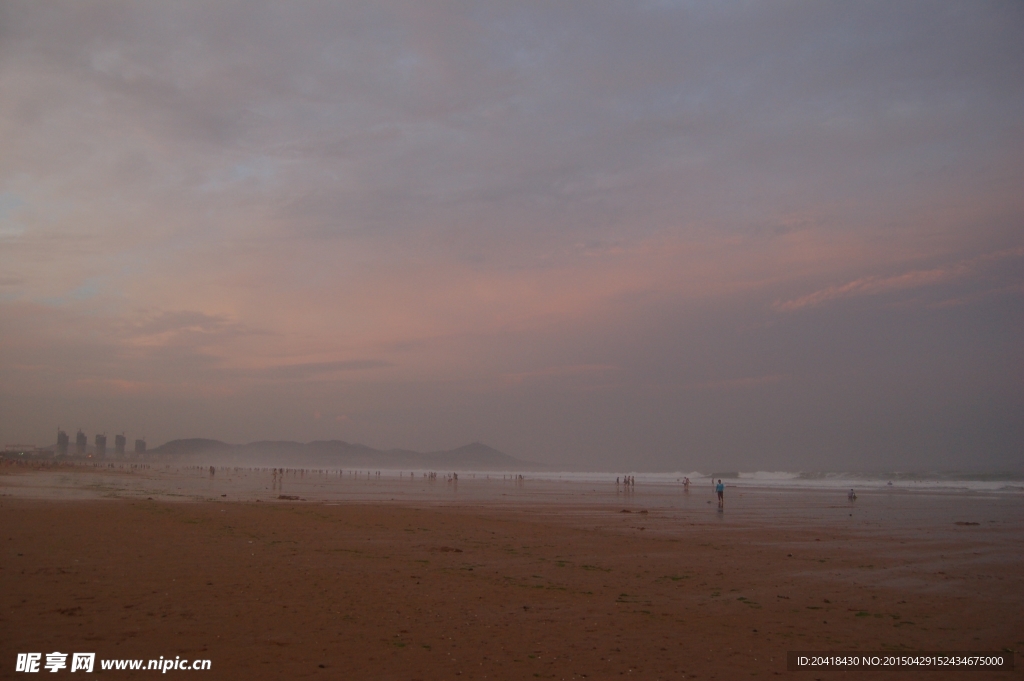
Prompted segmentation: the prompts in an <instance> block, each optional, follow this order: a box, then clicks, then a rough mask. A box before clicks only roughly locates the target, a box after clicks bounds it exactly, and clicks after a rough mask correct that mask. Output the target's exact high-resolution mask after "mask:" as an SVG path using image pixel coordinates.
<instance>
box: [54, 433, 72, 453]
mask: <svg viewBox="0 0 1024 681" xmlns="http://www.w3.org/2000/svg"><path fill="white" fill-rule="evenodd" d="M70 440H71V438H69V437H68V434H67V433H65V432H64V431H63V430H61V429H60V428H58V429H57V456H67V455H68V442H70Z"/></svg>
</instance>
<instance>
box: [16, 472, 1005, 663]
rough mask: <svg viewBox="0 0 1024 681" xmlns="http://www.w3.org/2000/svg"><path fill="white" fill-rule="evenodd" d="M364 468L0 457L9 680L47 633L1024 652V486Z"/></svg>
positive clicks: (435, 647) (255, 641)
mask: <svg viewBox="0 0 1024 681" xmlns="http://www.w3.org/2000/svg"><path fill="white" fill-rule="evenodd" d="M363 474H364V475H365V476H366V477H365V479H363V478H360V477H358V476H357V475H353V476H351V477H350V478H348V479H346V478H345V476H344V474H343V473H342V474H339V475H336V476H334V478H333V480H332V478H331V476H330V474H324V475H317V474H314V473H313V472H307V471H303V472H302V473H301V474H299V473H298V472H296V473H295V474H294V475H289V476H286V477H284V482H283V485H282V487H283V489H278V488H277V487H276V486H274V487H273V488H271V485H272V479H271V476H270V473H269V472H266V473H265V475H264V472H260V471H242V470H237V471H228V470H219V471H217V472H216V474H215V475H214V476H212V477H211V476H210V475H209V473H208V472H206V471H201V470H199V469H195V470H172V469H170V468H166V469H162V470H153V469H141V468H140V469H138V470H133V469H130V468H129V469H127V470H126V469H116V470H78V469H72V468H68V469H66V470H55V469H46V470H15V469H12V468H7V469H5V470H4V471H3V473H2V474H0V494H2V496H0V518H2V521H0V523H2V524H0V526H2V527H3V536H0V541H2V542H3V551H2V552H0V580H2V582H3V584H4V588H3V589H2V591H0V612H2V620H0V622H2V628H3V629H4V636H3V637H2V644H0V645H2V648H3V650H2V654H3V657H2V660H3V662H2V664H3V668H4V669H5V674H4V675H5V676H7V672H9V671H10V670H11V669H13V668H14V667H13V665H14V660H15V657H16V655H17V654H18V653H24V652H40V653H43V654H44V656H45V654H46V653H49V652H52V651H62V652H65V653H71V652H95V653H96V655H97V658H139V659H152V658H158V657H160V656H162V657H163V658H174V657H175V656H179V657H181V658H183V659H209V660H210V661H211V665H212V667H211V671H209V672H182V671H171V672H169V673H171V674H172V675H173V674H178V675H180V674H193V675H196V676H200V677H207V678H217V679H253V678H267V679H271V678H323V679H336V678H346V679H347V678H352V679H359V678H367V679H369V678H373V679H407V680H411V679H441V678H445V679H451V678H467V679H468V678H472V679H484V678H487V679H519V678H522V679H528V678H556V679H571V678H595V679H602V678H629V677H632V678H643V679H669V678H684V677H685V678H720V679H727V678H740V677H744V678H746V677H751V676H758V677H771V676H775V675H785V674H790V673H796V674H798V675H799V676H800V677H806V678H839V677H844V678H845V677H846V676H849V675H850V674H856V675H861V676H864V677H866V678H872V679H875V678H894V679H895V678H922V677H923V678H961V677H962V676H963V675H971V676H972V677H973V676H976V675H977V676H979V677H981V678H1020V677H1021V676H1022V675H1024V674H1022V672H1021V670H1020V666H1019V665H1018V668H1017V669H1016V670H1015V671H1012V672H1011V671H975V670H972V671H959V670H958V671H949V670H945V671H943V670H937V671H922V670H919V669H915V670H903V669H901V670H879V671H870V672H863V671H858V672H852V671H833V670H815V671H813V672H810V671H809V672H788V671H787V668H786V654H787V651H791V650H803V651H833V652H839V651H855V650H859V651H893V652H912V651H993V652H994V651H1006V650H1020V649H1021V647H1022V646H1024V614H1022V611H1021V608H1020V603H1021V601H1022V596H1024V512H1022V499H1021V497H1020V495H981V494H966V493H964V494H957V493H943V494H923V493H909V492H908V493H898V492H892V493H887V492H884V491H879V492H872V493H865V494H861V495H860V496H859V498H858V499H857V501H855V502H852V503H851V502H848V501H847V500H846V498H845V495H840V494H837V493H835V492H823V491H820V490H819V491H814V490H784V491H779V490H767V489H758V488H755V487H748V488H727V490H726V507H725V510H724V512H723V513H718V512H717V511H716V509H715V507H714V504H713V503H710V504H709V503H708V502H709V501H711V500H712V498H713V494H712V491H711V489H710V487H707V488H705V487H693V488H691V490H690V492H689V493H688V494H685V493H683V491H682V490H681V489H680V488H668V489H657V490H649V491H645V489H644V488H643V486H642V485H638V486H637V487H636V488H633V489H632V490H630V491H629V492H626V491H624V489H623V488H619V487H618V486H617V485H615V484H614V482H613V480H614V477H612V478H610V479H609V482H607V483H600V482H594V481H587V482H573V483H569V484H565V483H558V482H552V481H535V482H532V481H528V480H527V481H524V482H522V483H520V482H518V481H512V480H508V479H502V480H498V479H494V478H486V477H478V478H468V479H467V478H466V476H464V475H463V476H460V480H459V482H458V483H457V484H456V483H454V482H453V483H448V482H447V481H446V480H443V479H442V480H439V481H437V482H436V484H435V485H434V486H431V485H429V484H427V483H426V482H424V480H423V479H422V478H419V479H417V478H413V477H409V478H408V479H402V478H397V477H395V476H394V475H392V477H388V476H385V475H382V476H381V477H380V478H379V479H378V477H377V476H376V474H375V473H369V472H364V473H363ZM374 484H376V485H377V487H375V488H373V487H372V485H374ZM316 485H322V486H323V487H322V488H321V489H320V491H319V492H317V490H316V489H315V486H316ZM401 485H406V487H404V488H403V487H402V486H401ZM360 489H362V490H363V492H362V493H360V492H359V490H360ZM314 492H315V493H314ZM282 496H284V497H293V498H281V497H282ZM65 671H66V670H65ZM104 673H106V672H104ZM109 673H111V674H114V675H115V676H123V677H124V678H143V677H146V676H152V675H153V674H154V673H155V672H153V671H138V672H131V671H112V672H109Z"/></svg>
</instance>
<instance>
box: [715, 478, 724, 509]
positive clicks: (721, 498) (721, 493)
mask: <svg viewBox="0 0 1024 681" xmlns="http://www.w3.org/2000/svg"><path fill="white" fill-rule="evenodd" d="M715 491H716V492H718V508H725V485H723V484H722V479H721V478H719V479H718V484H717V485H715Z"/></svg>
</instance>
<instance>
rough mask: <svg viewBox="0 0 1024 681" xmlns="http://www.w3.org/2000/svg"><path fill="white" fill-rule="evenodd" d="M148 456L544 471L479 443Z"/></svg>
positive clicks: (329, 443)
mask: <svg viewBox="0 0 1024 681" xmlns="http://www.w3.org/2000/svg"><path fill="white" fill-rule="evenodd" d="M148 454H152V455H155V456H157V457H159V458H161V459H173V460H176V461H179V462H182V463H186V462H187V463H212V464H217V463H220V464H221V465H239V466H284V467H306V468H347V467H352V468H386V469H410V468H413V469H422V470H444V469H453V470H458V469H461V470H469V469H472V470H509V471H522V470H531V469H533V470H535V469H537V468H543V466H541V465H540V464H536V463H533V462H530V461H523V460H522V459H517V458H515V457H513V456H509V455H508V454H505V453H504V452H499V451H498V450H497V449H494V448H493V447H488V446H487V445H485V444H481V443H479V442H474V443H473V444H469V445H465V446H463V447H458V448H456V449H451V450H445V451H438V452H415V451H410V450H404V449H392V450H386V451H385V450H380V449H374V448H373V447H367V446H366V445H361V444H353V443H349V442H345V441H344V440H318V441H314V442H307V443H303V442H291V441H288V440H264V441H260V442H250V443H248V444H244V445H232V444H228V443H226V442H221V441H220V440H209V439H203V438H190V439H185V440H171V441H170V442H168V443H166V444H163V445H160V446H159V447H155V448H153V449H152V450H150V451H149V452H148Z"/></svg>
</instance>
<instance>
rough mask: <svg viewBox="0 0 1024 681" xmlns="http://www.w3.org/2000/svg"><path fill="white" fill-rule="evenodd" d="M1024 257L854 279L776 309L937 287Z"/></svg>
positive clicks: (1009, 253)
mask: <svg viewBox="0 0 1024 681" xmlns="http://www.w3.org/2000/svg"><path fill="white" fill-rule="evenodd" d="M1022 255H1024V249H1021V248H1017V249H1009V250H1005V251H996V252H994V253H986V254H985V255H981V256H978V257H976V258H971V259H969V260H963V261H961V262H958V263H955V264H953V265H948V266H946V267H937V268H933V269H928V270H911V271H909V272H904V273H903V274H896V275H892V276H888V277H877V276H868V277H861V278H859V279H854V280H853V281H850V282H847V283H845V284H842V285H838V286H829V287H827V288H823V289H819V290H817V291H814V292H813V293H809V294H807V295H804V296H800V297H799V298H794V299H792V300H786V301H776V302H775V303H774V304H773V305H772V309H774V310H777V311H779V312H795V311H797V310H801V309H803V308H807V307H815V306H818V305H822V304H824V303H828V302H831V301H833V300H838V299H840V298H856V297H860V296H871V295H879V294H882V293H890V292H892V291H901V290H906V289H914V288H921V287H924V286H934V285H935V284H940V283H942V282H945V281H949V280H952V279H956V278H959V277H963V276H965V275H968V274H971V273H973V272H975V271H976V270H977V269H978V268H979V266H981V265H983V264H985V263H988V262H993V261H996V260H1003V259H1005V258H1014V257H1020V256H1022Z"/></svg>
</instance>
